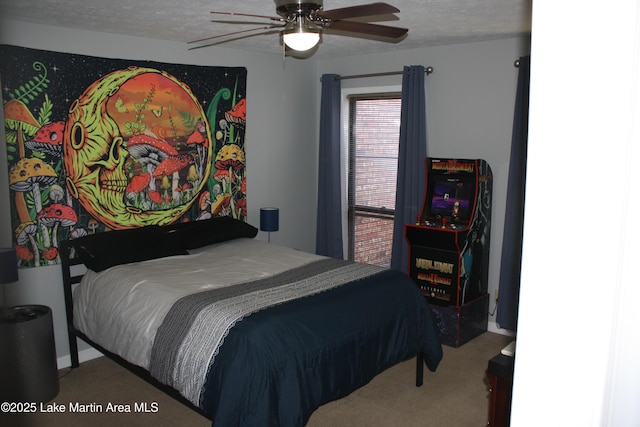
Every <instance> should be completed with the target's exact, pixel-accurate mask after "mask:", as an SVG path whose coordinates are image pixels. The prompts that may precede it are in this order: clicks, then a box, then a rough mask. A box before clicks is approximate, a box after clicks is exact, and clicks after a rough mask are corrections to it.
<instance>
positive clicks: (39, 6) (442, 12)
mask: <svg viewBox="0 0 640 427" xmlns="http://www.w3.org/2000/svg"><path fill="white" fill-rule="evenodd" d="M371 2H372V1H367V0H356V1H346V0H325V1H324V9H325V10H330V9H337V8H340V7H346V6H354V5H360V4H366V3H371ZM387 3H389V4H392V5H394V6H396V7H397V8H398V9H400V13H397V14H396V15H395V17H397V20H396V21H385V22H377V23H379V24H383V25H391V26H397V27H404V28H408V29H409V33H408V35H407V37H406V38H405V39H403V40H402V41H400V42H398V43H386V42H381V41H377V40H368V39H362V38H358V37H350V36H344V35H337V34H331V32H330V31H325V33H324V34H323V37H322V43H321V45H320V46H319V47H318V49H317V50H316V51H315V52H314V53H313V56H314V57H315V58H331V57H341V56H351V55H357V54H364V53H375V52H384V51H391V50H397V49H413V48H416V47H422V46H435V45H443V44H453V43H464V42H470V41H480V40H492V39H500V38H507V37H514V36H519V35H523V34H528V33H529V32H530V30H531V0H387ZM212 10H215V11H224V12H238V13H250V14H257V15H267V16H277V15H276V13H275V3H274V1H273V0H242V1H238V0H221V1H220V0H218V1H210V0H207V1H205V0H189V1H180V2H177V1H175V0H147V1H140V0H137V1H135V0H108V1H107V0H0V16H1V17H2V18H4V19H10V20H16V21H25V22H31V23H39V24H47V25H54V26H60V27H66V28H77V29H83V30H92V31H100V32H107V33H117V34H123V35H130V36H139V37H147V38H152V39H159V40H170V41H177V42H184V43H185V49H188V48H189V47H193V46H194V45H192V44H189V45H188V44H187V42H189V41H193V40H197V39H202V38H205V37H210V36H214V35H219V34H226V33H229V32H233V31H240V30H245V29H249V28H258V27H262V26H264V25H269V24H270V23H272V22H271V21H269V20H266V19H258V18H233V17H225V16H222V17H221V16H218V15H211V14H210V13H209V12H210V11H212ZM391 18H393V16H391ZM212 19H218V20H227V21H229V20H238V21H244V22H245V23H244V24H227V23H220V22H211V21H212ZM369 22H376V21H369ZM216 40H223V39H216ZM223 46H227V47H231V48H236V49H244V50H251V51H262V52H273V53H277V54H281V53H282V45H281V42H280V38H279V35H278V34H277V33H272V34H264V35H258V36H254V37H245V38H241V39H236V40H233V41H230V42H228V43H225V44H223ZM207 49H211V48H202V49H199V50H196V51H195V52H198V51H206V50H207Z"/></svg>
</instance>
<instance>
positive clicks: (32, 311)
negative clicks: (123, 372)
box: [0, 305, 60, 402]
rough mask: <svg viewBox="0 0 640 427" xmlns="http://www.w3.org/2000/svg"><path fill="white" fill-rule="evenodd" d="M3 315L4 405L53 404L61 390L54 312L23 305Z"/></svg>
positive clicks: (0, 383) (0, 378)
mask: <svg viewBox="0 0 640 427" xmlns="http://www.w3.org/2000/svg"><path fill="white" fill-rule="evenodd" d="M0 310H1V309H0ZM0 313H1V315H0V402H48V401H50V400H52V399H53V398H54V397H56V396H57V395H58V391H59V390H60V388H59V383H58V365H57V361H56V345H55V340H54V336H53V318H52V316H51V309H50V308H49V307H46V306H44V305H23V306H17V307H10V308H7V309H5V310H4V312H1V311H0Z"/></svg>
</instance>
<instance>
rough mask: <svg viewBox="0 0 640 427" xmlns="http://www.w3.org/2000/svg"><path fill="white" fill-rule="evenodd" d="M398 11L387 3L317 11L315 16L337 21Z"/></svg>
mask: <svg viewBox="0 0 640 427" xmlns="http://www.w3.org/2000/svg"><path fill="white" fill-rule="evenodd" d="M398 12H400V10H399V9H398V8H396V7H394V6H391V5H390V4H387V3H371V4H363V5H360V6H349V7H343V8H340V9H331V10H325V11H319V12H317V13H316V14H317V15H318V16H319V17H321V18H325V19H331V20H339V19H349V18H359V17H361V16H373V15H387V14H390V13H398Z"/></svg>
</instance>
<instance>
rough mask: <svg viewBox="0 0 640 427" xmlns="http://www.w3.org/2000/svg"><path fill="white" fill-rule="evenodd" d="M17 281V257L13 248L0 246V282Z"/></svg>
mask: <svg viewBox="0 0 640 427" xmlns="http://www.w3.org/2000/svg"><path fill="white" fill-rule="evenodd" d="M17 281H18V258H17V257H16V250H15V249H14V248H0V283H12V282H17Z"/></svg>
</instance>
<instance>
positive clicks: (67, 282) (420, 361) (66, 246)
mask: <svg viewBox="0 0 640 427" xmlns="http://www.w3.org/2000/svg"><path fill="white" fill-rule="evenodd" d="M58 249H59V252H60V258H61V265H62V283H63V288H64V304H65V311H66V319H67V334H68V337H69V354H70V357H71V368H77V367H79V366H80V360H79V357H78V338H80V339H81V340H83V341H85V342H86V343H87V344H89V345H90V346H91V347H93V348H95V349H96V350H98V351H99V352H100V353H102V354H103V355H105V356H106V357H108V358H109V359H111V360H113V361H114V362H116V363H118V364H119V365H120V366H122V367H124V368H125V369H127V370H128V371H130V372H131V373H133V374H134V375H136V376H137V377H139V378H142V379H143V380H145V381H146V382H148V383H149V384H151V385H152V386H154V387H156V388H158V389H159V390H161V391H163V392H164V393H166V394H168V395H169V396H171V397H173V398H174V399H176V400H177V401H179V402H181V403H183V404H185V405H186V406H188V407H189V408H191V409H193V410H194V411H196V412H198V413H199V414H201V415H203V416H204V417H206V418H208V419H210V417H209V416H208V415H207V414H206V413H205V412H204V411H203V410H202V409H200V408H199V407H197V406H195V405H194V404H193V403H191V402H190V401H189V400H188V399H186V398H185V397H184V396H182V395H181V394H180V393H179V392H178V391H177V390H175V389H174V388H172V387H169V386H167V385H165V384H162V383H161V382H159V381H158V380H156V379H155V378H153V377H152V376H151V374H149V372H148V371H147V370H146V369H144V368H142V367H140V366H137V365H134V364H132V363H129V362H128V361H126V360H125V359H123V358H122V357H120V356H118V355H117V354H115V353H112V352H110V351H108V350H106V349H105V348H103V347H102V346H100V345H99V344H96V343H95V342H93V341H92V340H91V339H89V338H88V337H87V336H86V335H85V334H83V333H82V332H80V331H79V330H77V329H76V328H75V327H74V326H73V287H74V285H76V284H78V283H80V280H81V279H82V276H83V275H84V271H83V272H82V273H76V272H74V271H73V270H74V269H81V270H82V269H84V268H85V267H84V264H83V263H82V261H81V260H80V259H79V258H71V251H72V249H74V247H73V241H68V240H65V241H62V242H60V245H59V248H58ZM423 378H424V355H423V354H422V353H418V354H417V356H416V387H420V386H422V384H423Z"/></svg>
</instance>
